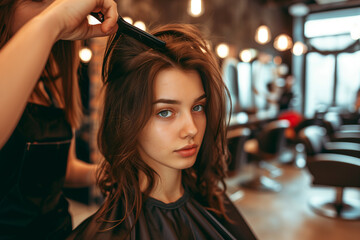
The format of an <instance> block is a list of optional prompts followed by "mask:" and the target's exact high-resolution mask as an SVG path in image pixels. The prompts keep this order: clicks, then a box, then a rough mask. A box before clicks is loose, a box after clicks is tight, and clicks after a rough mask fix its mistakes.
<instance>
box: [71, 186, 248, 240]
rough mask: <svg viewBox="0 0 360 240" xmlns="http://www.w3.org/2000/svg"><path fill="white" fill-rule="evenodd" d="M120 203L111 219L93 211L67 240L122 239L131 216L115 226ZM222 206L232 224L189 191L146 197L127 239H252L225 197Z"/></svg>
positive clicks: (115, 207) (121, 211)
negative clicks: (168, 199) (172, 197)
mask: <svg viewBox="0 0 360 240" xmlns="http://www.w3.org/2000/svg"><path fill="white" fill-rule="evenodd" d="M120 206H121V204H117V205H115V206H114V208H113V209H112V210H111V212H110V213H109V214H108V215H107V216H108V217H107V218H108V220H110V221H108V222H103V221H101V220H99V219H98V218H97V213H95V214H94V215H93V216H91V217H90V218H88V219H87V220H85V221H84V222H83V223H82V224H81V225H80V226H78V227H77V228H76V229H75V230H74V232H73V233H72V234H71V236H70V237H69V238H68V239H99V240H100V239H101V240H109V239H123V238H124V236H125V234H126V232H127V231H128V229H129V227H130V226H131V225H132V223H133V221H134V220H133V219H134V216H131V217H130V218H128V219H127V220H126V221H125V222H122V223H121V224H120V225H117V226H116V222H114V221H113V220H119V219H121V217H122V214H123V209H122V207H120ZM225 208H226V212H227V214H228V216H229V217H230V218H231V219H232V220H233V221H234V224H231V223H229V222H228V221H226V220H225V219H224V218H222V217H219V216H217V215H216V214H214V213H211V212H210V211H208V210H206V209H205V208H204V207H203V206H202V205H201V204H200V203H199V201H197V200H196V199H195V198H194V197H193V196H191V194H190V193H189V192H185V194H184V195H183V196H182V197H181V198H180V199H178V200H177V201H176V202H173V203H169V204H165V203H163V202H161V201H158V200H156V199H153V198H148V199H147V200H146V201H145V203H144V205H143V209H142V211H141V214H140V217H139V220H138V221H137V223H136V224H135V227H134V229H133V230H132V231H131V234H130V236H128V237H127V238H126V239H130V240H135V239H139V240H140V239H141V240H150V239H157V240H174V239H187V240H191V239H196V240H209V239H217V240H221V239H237V240H240V239H255V236H254V235H253V233H252V232H251V230H250V228H249V227H248V225H247V224H246V222H245V220H244V219H243V217H242V216H241V215H240V213H239V212H238V210H237V209H236V207H235V206H234V205H233V204H232V203H231V202H230V200H229V199H228V198H227V197H225ZM111 221H112V222H111Z"/></svg>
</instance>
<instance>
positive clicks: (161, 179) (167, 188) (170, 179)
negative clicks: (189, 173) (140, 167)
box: [139, 170, 184, 203]
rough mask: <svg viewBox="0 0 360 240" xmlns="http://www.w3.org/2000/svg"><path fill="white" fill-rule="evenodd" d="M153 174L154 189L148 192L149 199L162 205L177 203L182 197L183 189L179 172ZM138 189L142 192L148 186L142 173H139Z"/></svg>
mask: <svg viewBox="0 0 360 240" xmlns="http://www.w3.org/2000/svg"><path fill="white" fill-rule="evenodd" d="M158 174H159V176H158V175H156V174H155V176H154V177H155V184H154V188H153V189H152V191H151V192H150V197H152V198H155V199H157V200H159V201H161V202H164V203H171V202H175V201H177V200H178V199H179V198H181V197H182V196H183V195H184V187H183V186H182V182H181V175H182V173H181V170H174V171H163V172H158ZM139 178H140V179H139V180H140V189H141V191H144V190H145V188H146V187H147V185H148V182H147V178H146V176H145V174H144V173H142V172H141V173H140V176H139Z"/></svg>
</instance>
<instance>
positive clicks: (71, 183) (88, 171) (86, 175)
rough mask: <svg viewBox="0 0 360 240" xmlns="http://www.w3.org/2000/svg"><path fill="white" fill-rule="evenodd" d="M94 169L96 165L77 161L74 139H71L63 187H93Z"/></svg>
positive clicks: (94, 180)
mask: <svg viewBox="0 0 360 240" xmlns="http://www.w3.org/2000/svg"><path fill="white" fill-rule="evenodd" d="M96 169H97V165H96V164H90V163H86V162H84V161H81V160H79V159H77V157H76V154H75V139H73V140H72V142H71V146H70V150H69V157H68V165H67V169H66V177H65V187H88V186H92V185H95V183H96Z"/></svg>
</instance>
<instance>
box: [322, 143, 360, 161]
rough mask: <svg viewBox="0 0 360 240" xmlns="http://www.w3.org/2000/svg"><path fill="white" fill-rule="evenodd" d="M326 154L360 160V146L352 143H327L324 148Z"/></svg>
mask: <svg viewBox="0 0 360 240" xmlns="http://www.w3.org/2000/svg"><path fill="white" fill-rule="evenodd" d="M324 152H325V153H335V154H343V155H347V156H352V157H357V158H360V144H359V143H352V142H327V143H325V146H324Z"/></svg>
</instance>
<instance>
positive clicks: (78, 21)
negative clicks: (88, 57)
mask: <svg viewBox="0 0 360 240" xmlns="http://www.w3.org/2000/svg"><path fill="white" fill-rule="evenodd" d="M99 11H101V12H102V13H103V14H104V19H105V21H104V22H103V23H102V24H99V25H89V24H88V21H87V15H89V13H90V12H99ZM40 17H45V18H47V19H48V20H49V21H53V24H54V26H55V29H54V30H56V31H58V39H63V40H76V39H87V38H91V37H100V36H105V35H109V34H111V33H114V32H116V30H117V24H116V21H117V18H118V12H117V5H116V3H115V2H114V0H75V1H74V0H55V1H54V2H53V3H52V4H51V5H50V6H49V7H48V8H47V9H46V10H45V11H43V12H42V13H41V14H40Z"/></svg>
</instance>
